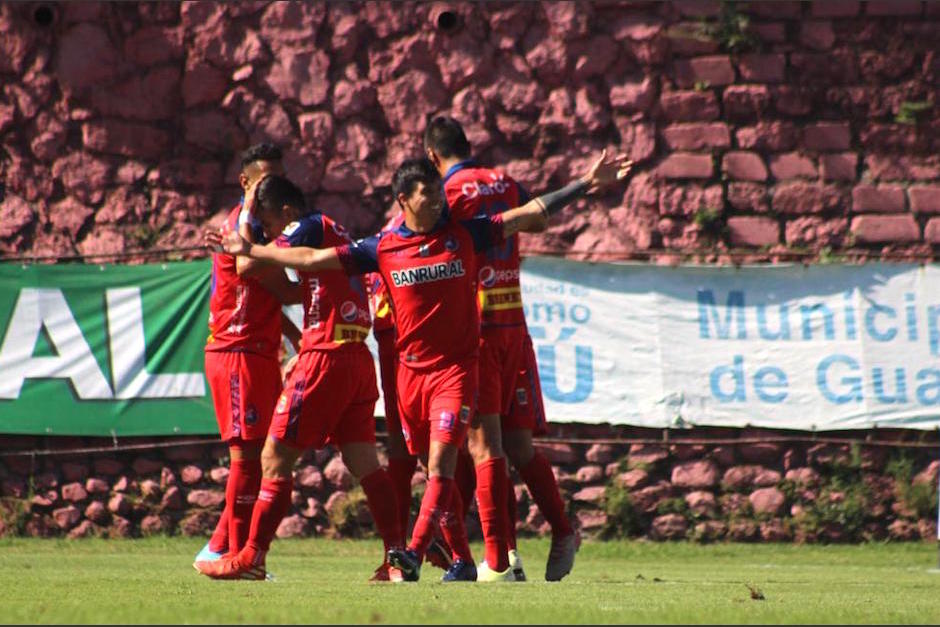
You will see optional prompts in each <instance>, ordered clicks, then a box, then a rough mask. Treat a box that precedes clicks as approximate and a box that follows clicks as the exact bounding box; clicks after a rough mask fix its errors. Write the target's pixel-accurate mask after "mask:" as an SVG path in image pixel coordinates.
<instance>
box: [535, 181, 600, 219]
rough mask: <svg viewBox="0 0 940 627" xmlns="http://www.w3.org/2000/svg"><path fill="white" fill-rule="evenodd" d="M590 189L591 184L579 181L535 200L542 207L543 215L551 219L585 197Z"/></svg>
mask: <svg viewBox="0 0 940 627" xmlns="http://www.w3.org/2000/svg"><path fill="white" fill-rule="evenodd" d="M589 187H590V184H589V183H588V182H587V181H585V180H583V179H578V180H577V181H575V182H573V183H568V184H567V185H565V186H564V187H562V188H561V189H559V190H556V191H554V192H549V193H547V194H542V195H541V196H539V197H538V198H536V199H535V200H536V202H538V203H539V204H540V205H542V213H544V214H545V216H546V217H550V216H553V215H555V214H556V213H558V212H559V211H561V210H562V209H564V208H565V206H567V205H568V204H569V203H571V202H573V201H575V200H577V199H578V198H581V197H582V196H584V195H585V194H586V193H587V191H588V188H589Z"/></svg>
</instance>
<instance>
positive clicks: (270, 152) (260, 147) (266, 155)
mask: <svg viewBox="0 0 940 627" xmlns="http://www.w3.org/2000/svg"><path fill="white" fill-rule="evenodd" d="M241 156H242V170H244V169H245V168H247V167H248V166H249V165H251V164H252V163H254V162H255V161H280V160H281V159H283V158H284V153H282V152H281V149H280V148H279V147H277V146H275V145H274V144H269V143H267V142H263V143H260V144H255V145H254V146H249V147H248V148H246V149H245V150H244V151H243V152H242V155H241Z"/></svg>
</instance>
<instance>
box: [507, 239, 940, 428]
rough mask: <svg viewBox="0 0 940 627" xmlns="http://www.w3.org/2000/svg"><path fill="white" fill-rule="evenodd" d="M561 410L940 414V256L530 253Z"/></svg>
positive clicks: (792, 420)
mask: <svg viewBox="0 0 940 627" xmlns="http://www.w3.org/2000/svg"><path fill="white" fill-rule="evenodd" d="M522 286H523V302H524V303H525V307H526V318H527V320H528V324H529V332H530V334H531V335H532V338H533V341H534V344H535V346H536V352H537V356H538V362H539V369H540V374H541V379H542V393H543V396H544V399H545V403H546V411H547V414H548V418H549V420H551V421H558V422H609V423H614V424H630V425H637V426H648V427H677V426H690V425H712V426H727V427H743V426H747V425H751V426H761V427H774V428H786V429H802V430H829V429H863V428H871V427H875V426H878V427H904V428H916V429H934V428H937V427H938V426H940V267H938V266H933V265H929V266H926V267H924V266H919V265H887V264H868V265H863V266H842V265H817V266H808V267H804V266H803V265H776V266H751V267H742V268H715V267H696V266H684V267H678V268H668V267H657V266H650V265H645V264H643V265H640V264H600V263H598V264H592V263H580V262H572V261H564V260H557V259H550V258H530V259H527V260H526V261H525V263H524V265H523V273H522Z"/></svg>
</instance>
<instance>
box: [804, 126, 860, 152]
mask: <svg viewBox="0 0 940 627" xmlns="http://www.w3.org/2000/svg"><path fill="white" fill-rule="evenodd" d="M851 141H852V131H851V129H850V128H849V124H848V122H820V123H818V124H810V125H808V126H807V127H805V128H804V129H803V145H804V146H805V147H807V148H809V149H810V150H820V151H823V150H848V148H849V144H850V143H851Z"/></svg>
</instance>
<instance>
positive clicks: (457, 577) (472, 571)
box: [441, 559, 477, 583]
mask: <svg viewBox="0 0 940 627" xmlns="http://www.w3.org/2000/svg"><path fill="white" fill-rule="evenodd" d="M476 580H477V567H476V566H474V565H473V564H471V563H470V562H465V561H463V560H461V559H458V560H454V563H453V564H451V565H450V568H448V569H447V572H446V573H444V576H443V577H441V581H443V582H445V583H450V582H453V581H476Z"/></svg>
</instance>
